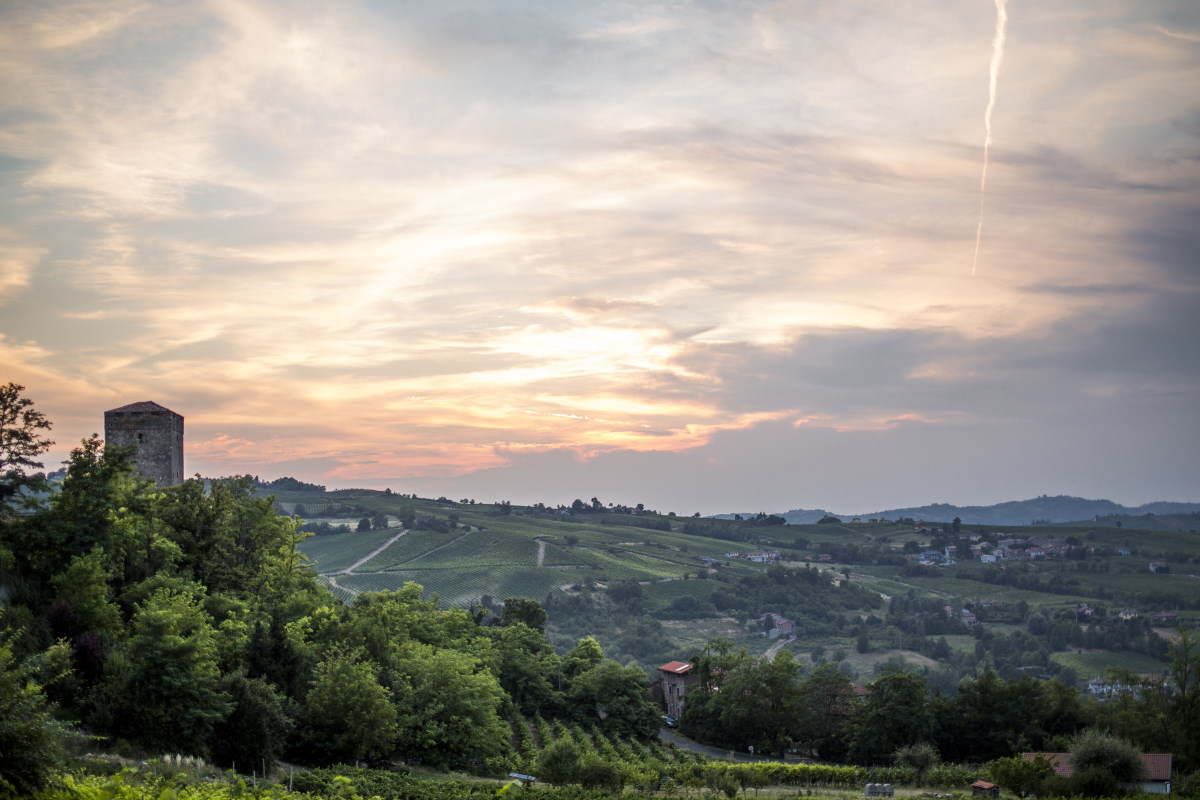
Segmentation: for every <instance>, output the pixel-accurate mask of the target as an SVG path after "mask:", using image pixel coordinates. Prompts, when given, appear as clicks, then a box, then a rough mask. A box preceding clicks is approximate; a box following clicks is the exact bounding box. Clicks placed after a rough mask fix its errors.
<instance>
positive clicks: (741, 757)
mask: <svg viewBox="0 0 1200 800" xmlns="http://www.w3.org/2000/svg"><path fill="white" fill-rule="evenodd" d="M658 738H659V739H661V740H662V741H663V742H665V743H667V744H673V745H675V746H676V747H679V748H682V749H684V750H690V751H691V752H693V753H701V754H703V755H706V756H708V757H709V758H712V759H715V760H718V761H742V762H746V761H775V762H780V763H784V764H796V763H799V760H798V759H797V760H796V761H791V760H788V759H780V758H774V757H773V756H752V755H750V754H748V753H740V752H737V751H735V750H724V749H722V748H720V747H709V746H708V745H706V744H700V743H699V742H693V741H692V740H691V739H688V738H687V737H686V736H681V735H680V734H678V733H675V732H674V731H671V730H667V729H666V728H663V729H661V730H660V731H659V732H658Z"/></svg>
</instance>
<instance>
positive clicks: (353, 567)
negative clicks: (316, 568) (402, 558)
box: [321, 528, 408, 591]
mask: <svg viewBox="0 0 1200 800" xmlns="http://www.w3.org/2000/svg"><path fill="white" fill-rule="evenodd" d="M406 533H408V529H407V528H405V529H403V530H401V531H400V532H399V533H397V534H396V535H395V536H393V537H392V538H390V539H388V540H387V541H386V542H384V543H383V544H381V545H379V547H376V548H375V549H374V550H372V551H371V553H370V555H367V556H364V557H363V558H360V559H359V560H358V561H355V562H354V563H353V564H351V565H350V566H348V567H346V568H345V569H335V570H334V571H333V572H323V573H321V574H322V575H329V576H333V575H352V574H354V570H356V569H358V568H359V567H361V566H362V565H363V564H365V563H367V562H368V561H370V560H371V559H372V558H374V557H375V556H377V555H379V554H380V553H382V552H383V551H384V550H387V549H388V548H389V547H391V546H392V543H393V542H395V541H396V540H397V539H399V538H400V537H401V536H403V535H404V534H406ZM329 580H330V582H331V583H332V582H333V578H332V577H330V579H329ZM333 585H334V586H337V584H336V583H334V584H333ZM342 588H343V589H345V588H346V587H344V586H343V587H342ZM346 591H353V590H351V589H346Z"/></svg>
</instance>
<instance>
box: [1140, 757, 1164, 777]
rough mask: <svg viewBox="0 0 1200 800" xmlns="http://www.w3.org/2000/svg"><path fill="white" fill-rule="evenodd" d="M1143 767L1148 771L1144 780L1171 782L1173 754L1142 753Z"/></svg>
mask: <svg viewBox="0 0 1200 800" xmlns="http://www.w3.org/2000/svg"><path fill="white" fill-rule="evenodd" d="M1142 766H1143V767H1145V769H1146V774H1145V776H1144V778H1143V780H1147V781H1169V780H1171V754H1170V753H1142Z"/></svg>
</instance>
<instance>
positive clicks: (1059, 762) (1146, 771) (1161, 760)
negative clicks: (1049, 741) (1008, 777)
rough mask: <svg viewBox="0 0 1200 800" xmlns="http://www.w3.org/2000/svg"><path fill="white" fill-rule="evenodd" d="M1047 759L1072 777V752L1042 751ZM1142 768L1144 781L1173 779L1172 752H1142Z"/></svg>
mask: <svg viewBox="0 0 1200 800" xmlns="http://www.w3.org/2000/svg"><path fill="white" fill-rule="evenodd" d="M1037 755H1038V754H1037V753H1021V758H1024V759H1027V760H1029V761H1032V760H1033V759H1034V757H1035V756H1037ZM1042 755H1044V756H1045V757H1046V760H1047V761H1049V762H1050V763H1051V765H1053V767H1054V774H1055V775H1061V776H1062V777H1064V778H1069V777H1071V774H1072V769H1071V762H1070V758H1071V754H1070V753H1042ZM1141 755H1142V768H1143V775H1142V780H1144V781H1169V780H1171V754H1170V753H1142V754H1141Z"/></svg>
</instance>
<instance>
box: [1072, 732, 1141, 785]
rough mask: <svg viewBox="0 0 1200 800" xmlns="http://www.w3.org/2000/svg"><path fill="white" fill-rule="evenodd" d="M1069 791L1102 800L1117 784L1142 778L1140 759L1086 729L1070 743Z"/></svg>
mask: <svg viewBox="0 0 1200 800" xmlns="http://www.w3.org/2000/svg"><path fill="white" fill-rule="evenodd" d="M1068 762H1069V763H1070V765H1071V771H1072V775H1071V789H1072V791H1073V792H1074V793H1077V794H1080V795H1083V796H1084V797H1106V796H1110V795H1111V794H1114V793H1115V792H1116V791H1117V790H1119V788H1120V786H1121V784H1124V783H1133V782H1135V781H1137V780H1138V779H1139V778H1141V776H1142V757H1141V754H1140V753H1139V752H1138V749H1137V748H1136V747H1134V746H1133V745H1132V744H1130V743H1129V742H1127V741H1125V740H1124V739H1118V738H1117V737H1115V736H1110V735H1108V734H1106V733H1103V732H1101V731H1098V730H1096V729H1094V728H1093V729H1089V730H1086V731H1084V732H1083V733H1081V734H1079V735H1078V736H1076V737H1075V739H1074V740H1073V741H1072V742H1071V755H1070V756H1069V757H1068Z"/></svg>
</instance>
